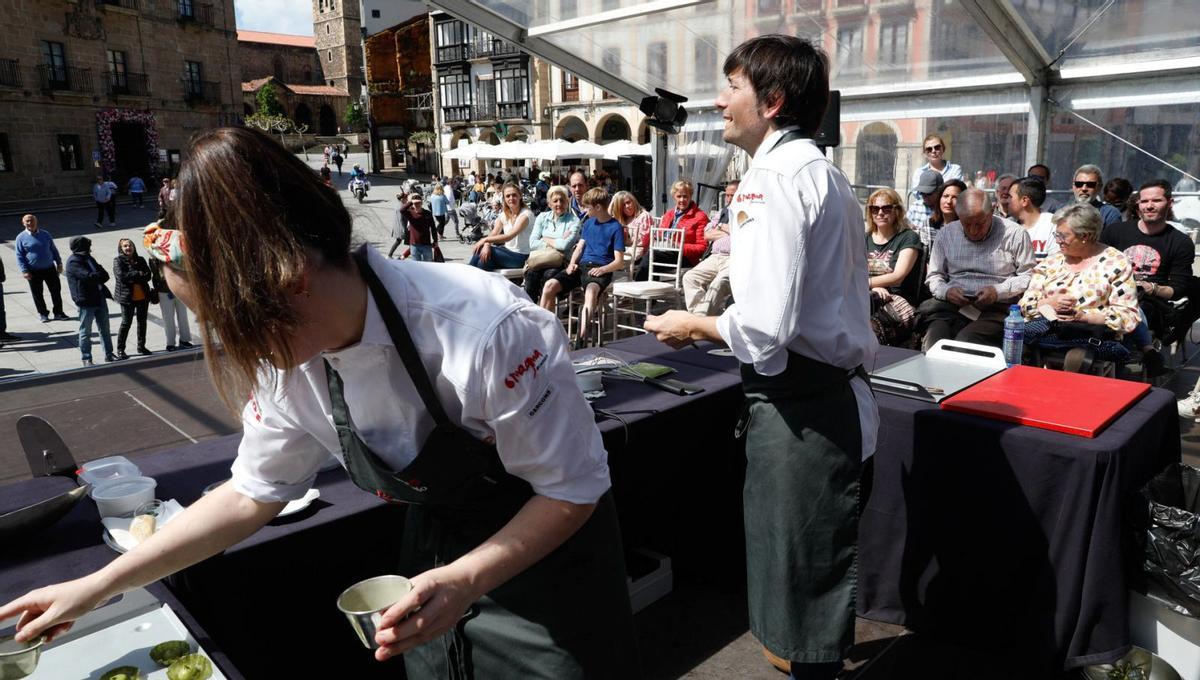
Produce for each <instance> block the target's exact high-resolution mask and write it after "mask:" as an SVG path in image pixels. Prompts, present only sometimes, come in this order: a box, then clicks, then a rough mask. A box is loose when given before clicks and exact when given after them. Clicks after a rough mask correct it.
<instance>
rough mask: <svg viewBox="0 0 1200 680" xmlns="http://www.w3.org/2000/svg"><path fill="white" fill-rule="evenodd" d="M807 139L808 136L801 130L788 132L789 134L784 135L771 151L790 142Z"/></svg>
mask: <svg viewBox="0 0 1200 680" xmlns="http://www.w3.org/2000/svg"><path fill="white" fill-rule="evenodd" d="M807 138H808V135H806V134H805V133H803V132H801V131H800V130H788V131H787V132H785V133H783V136H782V137H780V138H779V141H777V142H775V144H774V145H773V146H772V147H771V151H774V150H775V149H778V148H779V147H780V146H781V145H783V144H787V143H788V142H790V141H793V140H796V139H807ZM771 151H768V152H767V153H771Z"/></svg>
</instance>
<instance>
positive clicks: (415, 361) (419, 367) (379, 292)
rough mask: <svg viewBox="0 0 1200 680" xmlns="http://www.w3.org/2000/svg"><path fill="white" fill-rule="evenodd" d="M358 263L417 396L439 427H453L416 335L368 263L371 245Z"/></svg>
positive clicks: (357, 253)
mask: <svg viewBox="0 0 1200 680" xmlns="http://www.w3.org/2000/svg"><path fill="white" fill-rule="evenodd" d="M354 261H355V262H356V263H357V264H358V269H359V271H361V272H362V277H363V279H364V280H365V281H366V282H367V288H369V289H370V290H371V295H372V296H373V297H374V298H375V306H376V307H377V308H378V309H379V315H380V316H381V317H383V324H384V325H385V326H387V329H388V335H390V336H391V337H392V344H393V345H395V346H396V352H397V353H398V354H399V355H400V361H401V362H403V363H404V369H405V370H406V371H408V377H409V378H411V379H412V381H413V386H414V387H416V388H417V394H419V395H420V396H421V401H422V402H424V403H425V408H426V410H428V411H429V415H431V416H433V422H434V423H435V424H437V425H438V426H439V427H440V426H444V425H447V424H449V423H450V418H449V417H448V416H447V415H446V410H445V409H444V408H442V402H440V401H438V397H437V393H436V392H434V391H433V383H432V382H430V380H429V373H428V372H426V370H425V365H424V364H423V363H421V356H420V355H419V354H417V346H416V345H415V344H413V340H412V336H411V335H409V334H408V326H406V325H405V324H404V319H403V318H402V317H401V316H400V311H399V310H397V309H396V305H395V303H393V302H392V296H391V295H389V294H388V292H387V288H384V286H383V282H382V281H380V280H379V277H378V276H377V275H376V274H375V272H374V271H372V270H371V267H370V265H368V264H367V246H366V245H365V244H364V245H363V246H362V247H360V248H359V249H358V250H356V251H355V252H354Z"/></svg>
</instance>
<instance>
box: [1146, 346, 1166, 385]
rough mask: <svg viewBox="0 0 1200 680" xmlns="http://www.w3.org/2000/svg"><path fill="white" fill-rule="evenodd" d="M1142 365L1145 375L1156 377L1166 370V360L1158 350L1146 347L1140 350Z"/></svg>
mask: <svg viewBox="0 0 1200 680" xmlns="http://www.w3.org/2000/svg"><path fill="white" fill-rule="evenodd" d="M1142 367H1143V368H1145V369H1146V376H1147V377H1150V378H1157V377H1159V376H1160V375H1162V374H1164V373H1166V372H1167V367H1166V362H1165V361H1164V360H1163V355H1162V353H1161V352H1159V351H1158V350H1153V349H1148V350H1146V351H1145V352H1142Z"/></svg>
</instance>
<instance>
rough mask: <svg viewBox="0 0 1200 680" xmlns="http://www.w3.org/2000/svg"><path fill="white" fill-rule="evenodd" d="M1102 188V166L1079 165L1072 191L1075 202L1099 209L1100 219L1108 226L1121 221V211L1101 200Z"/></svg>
mask: <svg viewBox="0 0 1200 680" xmlns="http://www.w3.org/2000/svg"><path fill="white" fill-rule="evenodd" d="M1102 188H1104V176H1103V175H1102V174H1101V172H1100V168H1098V167H1096V166H1094V165H1091V164H1088V165H1081V166H1079V169H1078V170H1076V171H1075V181H1074V182H1073V183H1072V185H1071V191H1073V192H1075V202H1076V203H1087V204H1088V205H1091V206H1092V207H1093V208H1095V209H1096V210H1099V211H1100V219H1102V220H1104V226H1106V227H1107V226H1108V225H1110V224H1115V223H1117V222H1120V221H1121V211H1120V210H1117V209H1116V208H1114V207H1112V206H1111V205H1108V204H1107V203H1105V202H1104V201H1102V200H1100V190H1101V189H1102Z"/></svg>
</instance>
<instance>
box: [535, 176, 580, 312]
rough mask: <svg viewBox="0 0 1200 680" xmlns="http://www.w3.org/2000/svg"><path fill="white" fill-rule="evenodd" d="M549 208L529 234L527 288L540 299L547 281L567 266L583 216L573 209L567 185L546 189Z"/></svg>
mask: <svg viewBox="0 0 1200 680" xmlns="http://www.w3.org/2000/svg"><path fill="white" fill-rule="evenodd" d="M546 203H547V204H548V206H549V208H550V209H549V210H546V211H545V212H542V213H539V214H538V216H537V219H536V220H534V222H533V232H532V233H530V234H529V259H528V260H526V261H525V292H526V293H528V294H529V299H530V300H533V301H534V302H540V301H541V299H542V289H543V288H545V285H546V282H547V281H549V280H550V279H552V278H554V277H555V275H557V274H558V273H559V272H560V271H562V270H563V269H564V268H565V267H566V266H567V260H568V259H569V258H570V256H571V249H572V248H574V247H575V241H576V240H578V239H579V218H578V217H576V216H575V213H573V212H571V196H570V194H568V193H567V188H566V187H564V186H552V187H550V189H549V190H548V191H547V192H546Z"/></svg>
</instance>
